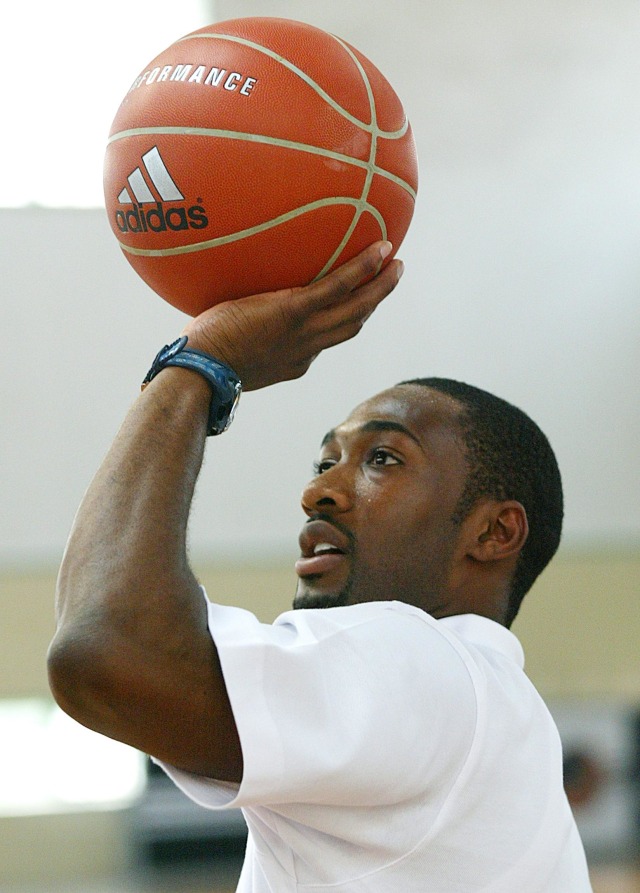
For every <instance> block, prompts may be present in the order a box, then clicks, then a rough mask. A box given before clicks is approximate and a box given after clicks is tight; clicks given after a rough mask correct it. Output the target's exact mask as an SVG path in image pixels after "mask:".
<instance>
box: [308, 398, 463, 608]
mask: <svg viewBox="0 0 640 893" xmlns="http://www.w3.org/2000/svg"><path fill="white" fill-rule="evenodd" d="M459 411H460V408H459V406H458V404H457V403H456V402H455V401H454V400H453V399H451V398H449V397H447V396H446V395H443V394H440V393H438V392H437V391H432V390H430V389H428V388H425V387H422V386H418V385H401V386H399V387H395V388H391V389H390V390H388V391H383V392H382V393H381V394H378V395H377V396H376V397H373V398H372V399H371V400H367V401H366V402H365V403H363V404H361V405H360V406H358V407H357V408H356V409H355V410H354V412H353V413H351V415H350V416H349V418H348V419H347V420H346V421H345V422H343V423H342V424H341V425H339V426H338V427H337V428H335V429H334V430H332V431H330V432H329V433H328V434H327V435H326V437H325V439H324V441H323V443H322V447H321V451H320V457H319V461H318V463H317V473H316V476H315V477H314V478H313V480H311V481H310V482H309V484H308V485H307V487H306V488H305V490H304V492H303V494H302V507H303V509H304V511H305V512H306V514H307V517H308V520H307V522H306V524H305V526H304V528H303V530H302V532H301V534H300V548H301V557H300V559H299V561H297V562H296V571H297V573H298V577H299V581H298V587H297V591H296V596H295V600H294V607H295V608H306V607H331V606H339V605H350V604H358V603H360V602H368V601H382V600H394V599H397V600H400V601H404V602H408V603H410V604H414V605H417V606H418V607H421V608H423V610H426V611H428V612H429V613H431V614H433V616H436V617H437V616H445V615H446V614H448V613H453V612H452V611H451V610H450V604H451V600H452V598H453V577H454V570H455V566H456V561H457V553H458V551H459V538H460V528H459V526H458V525H456V523H455V522H454V521H452V515H453V512H454V509H455V507H456V505H457V502H458V499H459V497H460V495H461V494H462V490H463V487H464V482H465V477H466V465H465V460H464V452H463V448H462V446H461V445H460V444H459V443H458V441H457V440H456V430H457V426H456V416H457V414H458V413H459Z"/></svg>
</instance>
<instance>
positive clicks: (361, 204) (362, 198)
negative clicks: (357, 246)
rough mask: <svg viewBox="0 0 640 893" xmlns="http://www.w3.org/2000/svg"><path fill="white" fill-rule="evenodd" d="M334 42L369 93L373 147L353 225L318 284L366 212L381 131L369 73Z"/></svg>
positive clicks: (384, 233) (382, 230) (384, 228)
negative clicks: (346, 55) (345, 55)
mask: <svg viewBox="0 0 640 893" xmlns="http://www.w3.org/2000/svg"><path fill="white" fill-rule="evenodd" d="M334 40H336V41H337V42H338V43H339V44H340V46H341V47H343V49H344V50H345V51H346V52H347V53H348V54H349V56H351V60H352V62H353V63H354V64H355V66H356V68H357V69H358V73H359V74H360V77H361V78H362V82H363V83H364V86H365V90H366V91H367V98H368V100H369V109H370V112H371V145H370V147H369V161H368V164H367V176H366V177H365V181H364V183H363V185H362V193H361V195H360V201H359V203H358V204H357V205H356V211H355V214H354V215H353V219H352V221H351V223H350V224H349V226H348V227H347V230H346V232H345V233H344V235H343V237H342V239H341V240H340V244H339V245H338V247H337V248H336V249H335V251H334V252H333V254H332V255H331V256H330V257H329V260H328V261H327V262H326V263H325V265H324V266H323V268H322V269H321V270H320V272H319V273H318V274H317V275H316V276H315V277H314V279H313V281H314V282H317V280H318V279H322V277H323V276H326V274H327V273H328V272H329V270H330V269H331V267H332V266H333V265H334V263H335V262H336V261H337V259H338V258H339V257H340V255H341V254H342V252H343V251H344V249H345V248H346V246H347V245H348V244H349V239H350V238H351V236H352V235H353V232H354V230H355V228H356V226H357V225H358V221H359V220H360V218H361V217H362V212H363V211H364V209H365V206H366V205H367V196H368V195H369V192H370V190H371V183H372V182H373V176H374V173H373V167H374V165H375V160H376V152H377V148H378V135H379V133H380V131H379V129H378V116H377V114H376V102H375V97H374V95H373V90H372V89H371V82H370V81H369V78H368V77H367V73H366V72H365V70H364V68H363V67H362V64H361V63H360V60H359V59H358V58H357V56H356V55H355V54H354V53H353V52H352V50H351V49H350V47H348V46H347V45H346V44H345V43H344V42H343V41H342V40H340V39H339V38H338V37H334ZM381 220H382V225H381V227H380V236H381V238H382V239H386V238H387V225H386V223H385V221H384V218H382V216H381Z"/></svg>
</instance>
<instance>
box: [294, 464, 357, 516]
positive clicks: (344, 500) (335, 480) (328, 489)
mask: <svg viewBox="0 0 640 893" xmlns="http://www.w3.org/2000/svg"><path fill="white" fill-rule="evenodd" d="M301 501H302V508H303V510H304V511H305V513H306V514H307V515H314V514H316V513H317V512H325V513H327V514H331V513H340V512H347V511H348V510H349V509H350V508H351V505H352V501H353V495H352V490H351V487H350V486H349V484H348V481H347V480H346V474H345V472H344V471H343V470H341V468H340V466H339V465H337V464H336V465H334V466H333V467H332V468H329V469H327V470H326V471H323V472H322V474H319V475H318V476H317V477H315V478H312V479H311V480H310V481H309V483H308V484H307V486H306V487H305V488H304V490H303V491H302V500H301Z"/></svg>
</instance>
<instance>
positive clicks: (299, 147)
mask: <svg viewBox="0 0 640 893" xmlns="http://www.w3.org/2000/svg"><path fill="white" fill-rule="evenodd" d="M155 134H176V135H178V136H203V137H211V138H218V139H237V140H241V141H244V142H252V143H263V144H264V145H268V146H278V147H279V148H282V149H292V150H293V151H296V152H307V153H309V154H310V155H319V156H320V157H322V158H329V159H331V160H332V161H340V162H341V163H343V164H349V165H352V166H354V167H360V168H364V169H370V168H371V169H372V171H373V173H374V174H378V175H379V176H381V177H385V178H386V179H387V180H391V181H393V182H394V183H395V184H396V185H397V186H399V187H400V188H401V189H404V190H405V192H408V193H409V195H410V196H411V198H412V199H413V200H414V201H415V200H416V198H417V193H416V190H415V189H414V188H413V187H412V186H411V185H410V184H409V183H407V182H406V180H403V179H402V178H401V177H398V176H397V174H392V173H391V171H387V170H385V169H384V168H382V167H378V165H375V164H374V165H373V166H372V165H371V162H370V161H363V160H362V159H360V158H354V157H353V156H352V155H342V154H341V153H340V152H332V151H331V150H330V149H323V148H322V147H320V146H313V145H311V144H309V143H296V142H294V141H293V140H284V139H281V138H279V137H275V136H264V135H262V134H259V133H243V132H242V131H240V130H218V129H216V128H213V127H168V126H167V127H164V126H163V127H132V128H130V129H129V130H120V131H118V133H114V134H112V135H111V136H110V137H109V139H108V141H107V144H108V145H109V144H111V143H114V142H116V141H117V140H122V139H128V138H130V137H132V136H153V135H155Z"/></svg>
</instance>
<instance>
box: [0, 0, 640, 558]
mask: <svg viewBox="0 0 640 893" xmlns="http://www.w3.org/2000/svg"><path fill="white" fill-rule="evenodd" d="M216 9H217V13H218V18H219V19H226V18H233V17H236V16H240V15H249V14H263V15H264V14H268V15H284V16H288V17H291V18H299V19H303V20H306V21H309V22H311V23H314V24H319V25H320V26H322V27H325V28H326V29H327V30H331V31H333V32H334V33H336V34H338V35H340V36H341V37H343V38H345V39H346V40H348V41H349V42H351V43H353V44H354V45H356V46H357V47H358V48H359V49H361V50H362V51H363V52H364V53H365V54H366V55H368V56H369V57H370V58H371V59H372V60H373V61H374V62H375V63H376V64H377V65H378V66H379V67H380V68H381V69H382V70H383V71H384V72H385V73H386V74H387V76H388V77H389V79H390V80H391V82H392V83H393V84H394V86H395V87H396V90H397V91H398V93H399V94H400V95H401V97H402V98H403V100H404V102H405V105H406V107H407V110H408V112H409V114H410V117H411V119H412V124H413V127H414V131H415V134H416V139H417V144H418V149H419V153H420V161H421V168H420V170H421V185H420V196H419V203H418V209H417V212H416V216H415V219H414V223H413V225H412V228H411V230H410V233H409V236H408V238H407V240H406V242H405V245H404V246H403V249H402V251H401V255H402V257H403V258H404V260H405V262H406V264H407V272H406V275H405V278H404V280H403V282H402V285H401V286H400V288H399V289H398V291H397V292H396V293H395V294H394V295H393V296H392V297H391V298H390V299H389V301H388V302H387V304H386V305H385V306H383V307H382V308H381V309H380V310H379V311H378V313H377V314H376V315H375V316H374V317H373V318H372V319H371V320H370V322H369V323H368V325H367V328H366V329H365V331H364V332H363V333H362V335H361V336H360V338H359V339H357V340H356V341H354V342H351V343H349V344H347V345H343V346H341V347H339V348H337V349H335V350H334V351H332V352H330V353H327V354H326V355H324V356H322V357H321V358H320V359H319V360H318V361H317V363H316V364H315V365H314V366H313V367H312V370H311V371H310V373H309V374H308V376H307V377H306V378H305V379H303V380H302V381H299V382H295V383H290V384H285V385H281V386H279V387H277V388H273V389H271V390H269V391H267V392H263V393H260V394H248V395H245V396H244V397H243V401H242V404H241V409H240V411H239V414H238V417H237V421H236V423H235V424H234V427H233V428H232V429H231V430H230V431H229V433H228V434H227V435H225V436H224V437H223V438H220V439H218V440H217V441H215V442H211V444H210V447H209V452H208V459H207V465H206V468H205V471H204V473H203V477H202V480H201V483H200V487H199V490H198V495H197V501H196V508H195V513H194V519H193V525H192V541H193V545H194V548H195V549H196V551H197V552H198V553H201V552H204V551H207V552H209V553H210V554H211V556H212V557H216V556H218V557H220V556H223V555H226V554H230V553H234V552H237V551H238V550H240V551H243V550H244V551H245V552H258V553H260V554H262V555H267V556H268V555H273V556H274V557H278V558H280V557H281V556H282V555H283V554H285V555H288V554H291V556H293V555H294V554H295V552H296V546H295V540H296V536H297V531H298V528H299V525H300V521H301V514H300V512H299V510H298V508H297V497H298V493H299V490H300V487H301V485H302V483H303V482H304V480H305V479H306V477H307V476H308V473H309V471H310V467H311V461H312V459H313V457H314V455H315V451H316V448H317V444H318V442H319V439H320V437H321V435H322V434H323V433H324V431H325V430H326V429H327V428H328V427H330V426H331V425H332V424H334V423H336V422H337V421H340V420H341V418H343V417H344V415H345V414H346V413H347V412H348V410H349V409H350V408H351V406H352V405H353V404H354V403H356V402H358V401H359V400H361V399H364V398H365V397H366V396H368V395H369V394H370V393H372V392H375V391H376V390H378V389H381V388H384V387H386V386H387V385H388V384H391V383H393V382H395V381H397V380H400V379H402V378H405V377H409V376H417V375H430V374H437V375H445V376H449V377H454V378H461V379H464V380H467V381H470V382H472V383H474V384H478V385H480V386H482V387H486V388H488V389H489V390H494V391H495V392H496V393H498V394H499V395H501V396H503V397H506V398H507V399H509V400H512V401H513V402H515V403H517V404H518V405H520V406H521V407H522V408H523V409H525V410H526V411H528V412H529V413H530V414H531V415H532V416H533V417H534V418H535V419H536V420H537V421H538V422H539V423H540V424H541V426H542V427H543V428H544V429H545V430H546V431H547V433H548V434H549V436H550V438H551V440H552V443H553V444H554V446H555V448H556V451H557V453H558V457H559V460H560V464H561V467H562V468H563V470H564V478H565V485H566V495H567V522H566V531H567V542H569V543H571V542H578V541H584V540H585V539H587V540H597V541H604V542H614V543H615V542H620V541H624V542H625V544H626V543H628V542H629V541H633V540H635V541H636V542H637V540H638V534H639V532H640V499H639V498H638V497H639V496H640V493H639V490H640V473H639V469H638V460H637V444H638V442H640V410H639V409H638V384H637V383H638V377H639V375H638V373H639V372H640V356H639V350H638V322H639V321H640V320H639V317H640V309H639V306H640V302H639V301H638V298H639V296H640V295H639V293H640V260H639V257H640V255H639V250H638V249H639V246H640V176H639V171H638V158H639V157H640V152H639V150H640V115H639V114H638V113H639V111H640V107H639V100H638V97H639V96H640V53H639V52H638V46H640V43H639V37H640V18H639V16H640V12H639V7H638V4H637V3H636V2H635V0H591V2H585V0H566V2H559V0H554V2H551V0H548V2H544V0H540V2H536V3H535V4H534V3H531V2H529V0H510V2H506V0H504V2H490V0H484V2H482V3H479V2H478V0H455V2H451V0H433V2H425V0H416V2H410V0H404V2H403V0H397V2H396V3H394V4H393V5H391V4H388V3H383V2H372V0H368V2H365V0H357V2H356V0H353V2H341V3H338V2H335V0H331V2H323V3H322V4H319V3H317V2H305V0H300V2H294V0H279V2H275V0H270V2H260V3H257V2H255V0H253V2H241V0H234V2H218V3H217V4H216ZM130 38H131V39H130V41H129V46H130V47H133V46H135V39H134V36H133V35H130ZM131 55H132V52H131V51H130V52H129V54H128V57H129V58H130V57H131ZM145 61H146V60H139V63H140V64H144V62H145ZM137 67H138V63H136V62H135V61H133V62H132V68H133V70H132V76H133V75H135V73H136V71H135V70H136V69H137ZM111 115H112V109H108V110H105V118H109V119H110V117H111ZM107 123H108V122H107ZM0 258H1V262H2V277H1V282H0V289H1V290H2V291H1V297H0V301H1V303H0V306H1V308H2V318H3V320H4V324H3V331H4V336H5V337H4V349H3V350H2V352H1V359H0V364H1V365H0V389H1V390H0V394H1V400H2V418H3V424H2V434H1V436H0V444H1V446H0V461H1V464H2V488H3V495H4V499H3V511H2V513H0V565H1V564H4V565H7V564H15V563H18V564H19V563H22V562H25V561H50V560H57V558H58V557H59V555H60V552H61V550H62V548H63V544H64V540H65V537H66V534H67V532H68V528H69V526H70V524H71V520H72V517H73V513H74V510H75V508H76V506H77V503H78V501H79V499H80V497H81V494H82V492H83V490H84V488H85V487H86V485H87V484H88V482H89V479H90V476H91V474H92V473H93V471H94V469H95V468H96V466H97V464H98V462H99V461H100V458H101V456H102V454H103V453H104V451H105V450H106V448H107V446H108V443H109V442H110V439H111V437H112V436H113V434H114V432H115V430H116V428H117V426H118V424H119V421H120V419H121V417H122V415H123V414H124V412H125V410H126V407H127V406H128V405H129V403H130V401H131V400H133V399H134V398H135V395H136V393H137V388H138V384H139V381H140V379H141V378H142V376H143V375H144V373H145V372H146V369H147V367H148V366H149V364H150V362H151V360H152V359H153V356H154V354H155V352H156V350H157V349H158V348H159V347H160V346H162V344H164V343H166V342H167V341H169V340H171V339H172V338H173V337H175V335H176V334H177V332H178V331H179V329H180V328H181V325H182V316H181V314H179V313H178V312H177V311H175V310H173V309H172V308H170V307H168V306H167V305H165V304H163V302H162V301H160V299H158V298H157V297H156V296H155V295H153V293H151V292H150V291H149V289H148V288H147V287H146V286H145V285H144V284H143V283H142V282H141V281H140V280H138V278H137V277H136V275H135V274H134V273H133V272H132V271H131V269H130V267H129V266H128V264H127V263H126V261H125V260H124V259H123V257H122V256H121V255H120V251H119V249H118V247H117V245H116V243H115V240H114V238H113V236H112V235H111V232H110V230H109V228H108V226H107V223H106V221H105V219H104V215H103V212H101V211H100V210H94V211H73V210H60V211H54V210H43V209H37V208H28V209H23V210H4V211H0Z"/></svg>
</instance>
